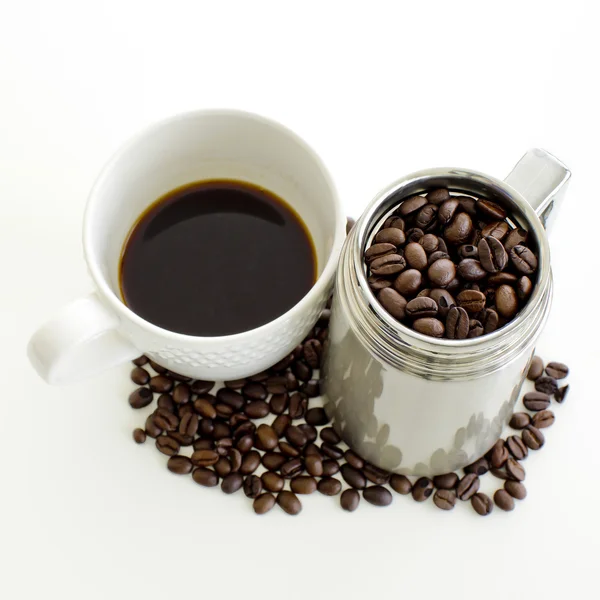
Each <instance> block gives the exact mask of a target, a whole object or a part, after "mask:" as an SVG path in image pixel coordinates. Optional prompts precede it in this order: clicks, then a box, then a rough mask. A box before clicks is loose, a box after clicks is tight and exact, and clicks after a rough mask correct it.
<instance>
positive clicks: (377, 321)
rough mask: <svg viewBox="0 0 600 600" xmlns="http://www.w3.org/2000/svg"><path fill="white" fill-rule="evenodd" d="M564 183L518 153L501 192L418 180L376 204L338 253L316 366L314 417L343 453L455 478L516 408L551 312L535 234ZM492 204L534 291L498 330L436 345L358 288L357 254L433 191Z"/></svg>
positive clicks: (548, 161) (362, 280)
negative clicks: (499, 209) (524, 233)
mask: <svg viewBox="0 0 600 600" xmlns="http://www.w3.org/2000/svg"><path fill="white" fill-rule="evenodd" d="M569 177H570V172H569V171H568V169H567V168H566V167H565V166H564V165H563V164H562V163H560V162H559V161H558V160H557V159H556V158H554V157H553V156H552V155H550V154H549V153H547V152H545V151H544V150H540V149H534V150H531V151H529V152H527V153H526V154H525V155H524V156H523V158H522V159H521V161H519V163H518V164H517V165H516V166H515V168H514V169H513V171H512V172H511V174H510V175H509V176H508V177H507V178H506V179H505V180H504V181H501V180H498V179H495V178H494V177H490V176H488V175H484V174H483V173H478V172H475V171H469V170H465V169H429V170H425V171H420V172H417V173H413V174H411V175H408V176H407V177H404V178H402V179H400V180H398V181H396V182H395V183H393V184H392V185H390V186H389V187H387V188H386V189H384V190H383V191H382V192H380V193H379V194H378V195H377V196H376V197H375V198H374V200H373V201H372V202H371V204H370V205H369V206H368V208H367V209H366V210H365V212H364V213H363V215H362V216H361V217H360V219H359V220H358V221H357V223H356V225H355V226H354V228H353V229H352V231H351V232H350V234H349V235H348V238H347V240H346V243H345V245H344V248H343V250H342V254H341V258H340V265H339V269H338V272H337V278H336V286H335V292H334V298H333V304H332V311H331V320H330V326H329V343H328V347H327V349H326V355H325V361H324V366H323V385H324V394H325V407H326V410H327V412H328V414H329V415H330V416H331V418H332V419H333V426H334V427H335V429H336V430H337V432H338V433H339V434H340V435H341V437H342V438H343V439H344V440H345V441H346V442H347V443H348V445H349V446H350V447H351V448H353V449H354V450H356V451H357V452H358V453H359V454H360V455H361V456H363V457H364V458H365V459H367V460H369V461H370V462H372V463H373V464H375V465H377V466H379V467H381V468H384V469H388V470H390V471H394V472H397V473H403V474H407V475H419V476H433V475H437V474H442V473H446V472H450V471H454V470H457V469H460V468H462V467H464V466H466V465H468V464H469V463H471V462H473V461H474V460H476V459H477V458H479V457H480V456H482V455H483V454H485V453H486V452H487V451H488V450H489V449H490V448H491V447H492V445H493V444H494V443H495V441H496V440H497V439H498V438H499V437H500V435H501V433H502V430H503V428H504V426H505V425H506V423H507V421H508V420H509V419H510V416H511V414H512V412H513V407H514V404H515V402H516V400H517V398H518V396H519V393H520V390H521V386H522V383H523V380H524V378H525V374H526V372H527V369H528V366H529V363H530V360H531V357H532V356H533V351H534V347H535V343H536V340H537V338H538V336H539V335H540V333H541V331H542V329H543V327H544V324H545V322H546V319H547V316H548V313H549V310H550V305H551V301H552V272H551V268H550V250H549V246H548V240H547V237H546V230H545V227H547V226H548V223H549V221H550V219H551V217H553V216H554V215H555V209H556V206H557V204H558V202H559V200H560V199H561V198H562V196H563V194H564V192H565V189H566V187H567V183H568V180H569ZM443 187H445V188H448V189H449V190H450V192H451V194H455V195H472V196H474V197H477V198H487V199H490V200H493V201H494V202H497V203H498V204H501V205H502V206H503V207H504V208H505V209H506V210H507V213H508V215H509V217H508V220H509V224H510V225H511V226H512V227H522V228H524V229H526V230H528V232H529V240H528V245H529V246H530V247H531V248H532V249H534V250H535V252H536V253H537V255H538V274H537V282H536V283H535V287H534V291H533V293H532V295H531V297H530V299H529V301H528V302H527V304H526V306H525V307H524V308H523V309H522V310H521V311H520V313H519V314H518V315H517V316H516V318H514V319H513V320H512V321H511V322H510V323H508V324H506V325H505V326H504V327H502V328H500V329H498V330H497V331H494V332H493V333H490V334H487V335H483V336H481V337H478V338H473V339H465V340H448V339H436V338H432V337H428V336H424V335H422V334H419V333H418V332H416V331H414V330H412V329H410V328H408V327H406V326H404V325H402V324H401V323H400V322H398V321H397V320H395V319H394V318H393V317H392V316H391V315H389V314H388V313H387V312H386V311H385V310H384V309H383V307H382V306H381V305H380V304H379V302H378V301H377V300H376V298H375V296H374V295H373V293H372V292H371V290H370V289H369V286H368V284H367V273H366V268H365V264H364V260H363V254H364V251H365V249H366V248H367V247H368V246H369V245H370V244H371V241H372V239H373V237H374V236H375V234H376V233H377V231H378V230H379V228H380V227H381V225H382V224H383V222H384V221H385V220H386V219H387V218H388V217H389V216H390V214H392V212H393V211H394V210H395V209H396V207H397V206H398V204H399V203H400V202H402V200H403V199H406V198H408V197H411V196H413V195H415V194H421V193H423V192H427V191H428V190H432V189H436V188H443Z"/></svg>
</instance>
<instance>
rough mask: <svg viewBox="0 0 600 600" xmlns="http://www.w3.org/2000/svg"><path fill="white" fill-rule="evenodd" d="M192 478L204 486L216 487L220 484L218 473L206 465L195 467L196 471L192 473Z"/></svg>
mask: <svg viewBox="0 0 600 600" xmlns="http://www.w3.org/2000/svg"><path fill="white" fill-rule="evenodd" d="M192 479H193V480H194V481H195V482H196V483H197V484H199V485H203V486H204V487H215V486H216V485H218V484H219V477H218V475H217V474H216V473H215V472H214V471H212V470H211V469H207V468H205V467H200V468H199V469H194V472H193V473H192Z"/></svg>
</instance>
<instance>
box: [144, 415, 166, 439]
mask: <svg viewBox="0 0 600 600" xmlns="http://www.w3.org/2000/svg"><path fill="white" fill-rule="evenodd" d="M144 430H145V431H146V434H147V435H149V436H150V437H151V438H157V437H158V436H159V435H160V434H161V433H162V432H163V430H162V428H161V427H159V426H158V425H157V424H156V422H155V421H154V415H153V414H152V415H148V417H147V419H146V423H145V424H144Z"/></svg>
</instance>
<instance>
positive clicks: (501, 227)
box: [481, 221, 509, 258]
mask: <svg viewBox="0 0 600 600" xmlns="http://www.w3.org/2000/svg"><path fill="white" fill-rule="evenodd" d="M508 229H509V227H508V223H507V222H506V221H494V222H492V223H489V224H488V225H486V226H485V227H484V228H483V229H482V230H481V235H482V236H483V237H484V238H485V237H488V236H491V237H494V238H496V239H497V240H500V241H502V240H503V239H504V237H505V236H506V234H507V233H508ZM507 258H508V257H507Z"/></svg>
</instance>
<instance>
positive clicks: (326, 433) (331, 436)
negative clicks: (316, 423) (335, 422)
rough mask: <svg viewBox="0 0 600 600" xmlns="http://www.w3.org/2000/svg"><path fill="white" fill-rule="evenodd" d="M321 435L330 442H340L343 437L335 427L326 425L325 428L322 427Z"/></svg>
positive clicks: (325, 440)
mask: <svg viewBox="0 0 600 600" xmlns="http://www.w3.org/2000/svg"><path fill="white" fill-rule="evenodd" d="M319 436H320V437H321V439H322V440H323V441H324V442H327V443H328V444H339V443H340V442H341V441H342V438H340V436H339V435H338V434H337V433H336V431H335V429H333V427H325V428H324V429H321V432H320V433H319Z"/></svg>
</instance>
